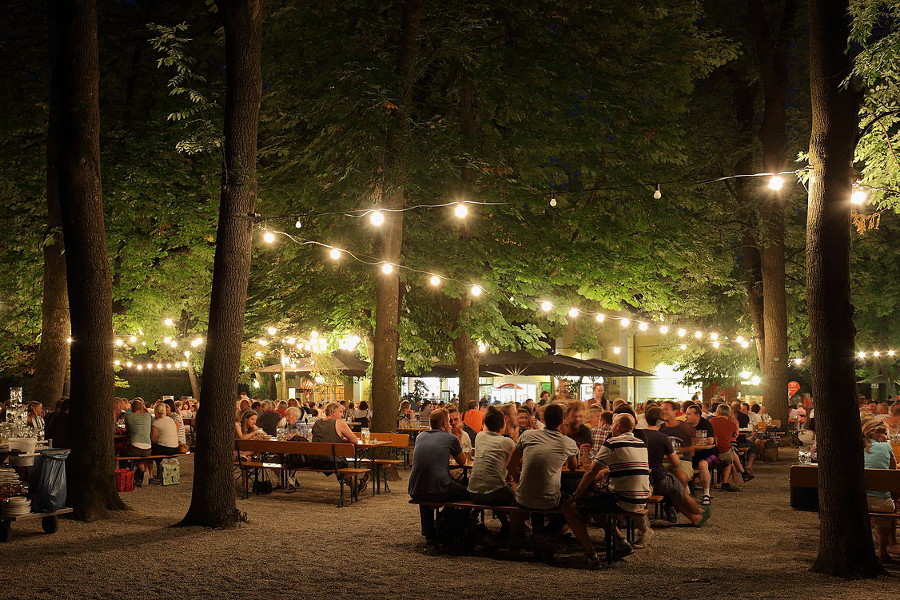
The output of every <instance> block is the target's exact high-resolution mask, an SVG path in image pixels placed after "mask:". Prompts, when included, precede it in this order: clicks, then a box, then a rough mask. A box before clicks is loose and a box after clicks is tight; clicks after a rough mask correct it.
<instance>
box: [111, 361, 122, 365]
mask: <svg viewBox="0 0 900 600" xmlns="http://www.w3.org/2000/svg"><path fill="white" fill-rule="evenodd" d="M113 364H114V365H116V366H117V367H118V366H119V365H121V364H122V361H121V360H114V361H113Z"/></svg>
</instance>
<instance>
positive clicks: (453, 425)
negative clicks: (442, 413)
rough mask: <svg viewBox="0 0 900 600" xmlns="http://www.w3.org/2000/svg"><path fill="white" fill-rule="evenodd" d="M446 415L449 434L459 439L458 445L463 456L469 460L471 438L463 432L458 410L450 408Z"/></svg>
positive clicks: (453, 407)
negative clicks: (448, 420) (448, 422)
mask: <svg viewBox="0 0 900 600" xmlns="http://www.w3.org/2000/svg"><path fill="white" fill-rule="evenodd" d="M447 413H448V414H449V415H450V433H452V434H453V435H455V436H456V437H457V439H459V445H460V446H462V451H463V454H465V455H466V456H467V457H470V458H471V456H472V438H470V437H469V434H468V433H466V432H465V431H464V430H463V421H462V415H460V414H459V409H458V408H456V407H455V406H451V407H450V408H449V409H448V410H447Z"/></svg>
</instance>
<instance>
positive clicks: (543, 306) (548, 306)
mask: <svg viewBox="0 0 900 600" xmlns="http://www.w3.org/2000/svg"><path fill="white" fill-rule="evenodd" d="M552 309H553V303H552V302H549V301H547V300H544V301H543V302H541V310H542V311H544V312H550V311H551V310H552Z"/></svg>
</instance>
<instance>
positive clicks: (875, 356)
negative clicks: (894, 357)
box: [872, 350, 881, 358]
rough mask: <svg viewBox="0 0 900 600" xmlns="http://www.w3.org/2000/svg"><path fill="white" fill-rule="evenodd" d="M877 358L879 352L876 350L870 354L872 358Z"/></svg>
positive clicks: (879, 354)
mask: <svg viewBox="0 0 900 600" xmlns="http://www.w3.org/2000/svg"><path fill="white" fill-rule="evenodd" d="M879 356H881V352H879V351H878V350H876V351H874V352H873V353H872V358H878V357H879Z"/></svg>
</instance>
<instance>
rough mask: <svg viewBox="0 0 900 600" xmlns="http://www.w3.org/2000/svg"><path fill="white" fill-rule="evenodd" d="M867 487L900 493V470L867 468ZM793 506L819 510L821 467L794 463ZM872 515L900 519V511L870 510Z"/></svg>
mask: <svg viewBox="0 0 900 600" xmlns="http://www.w3.org/2000/svg"><path fill="white" fill-rule="evenodd" d="M865 479H866V489H867V490H875V491H880V492H890V493H891V495H893V496H897V495H900V470H896V469H866V470H865ZM790 486H791V508H793V509H794V510H806V511H813V512H819V467H818V466H816V465H794V466H792V467H791V473H790ZM869 516H870V517H879V518H882V519H895V520H900V512H893V513H880V512H870V513H869Z"/></svg>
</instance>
